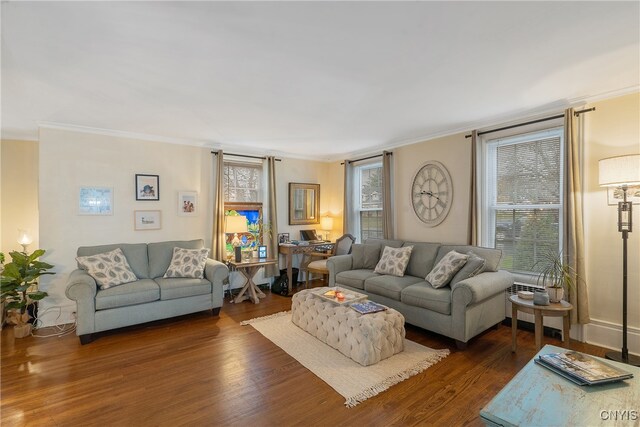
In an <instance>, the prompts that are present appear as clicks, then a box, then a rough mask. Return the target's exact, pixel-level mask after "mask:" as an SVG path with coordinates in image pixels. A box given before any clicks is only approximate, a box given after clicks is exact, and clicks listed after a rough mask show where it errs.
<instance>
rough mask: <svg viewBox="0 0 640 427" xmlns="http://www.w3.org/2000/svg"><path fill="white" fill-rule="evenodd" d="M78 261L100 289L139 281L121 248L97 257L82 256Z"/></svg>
mask: <svg viewBox="0 0 640 427" xmlns="http://www.w3.org/2000/svg"><path fill="white" fill-rule="evenodd" d="M76 261H78V265H79V266H80V267H81V268H82V269H84V270H86V271H87V273H89V275H90V276H91V277H93V278H94V279H95V281H96V283H97V284H98V286H100V289H108V288H110V287H112V286H118V285H123V284H125V283H129V282H134V281H136V280H138V278H137V277H136V275H135V274H134V272H133V270H131V267H130V266H129V263H128V262H127V258H126V257H125V256H124V254H123V253H122V250H121V249H120V248H117V249H114V250H112V251H110V252H104V253H101V254H96V255H89V256H80V257H77V258H76Z"/></svg>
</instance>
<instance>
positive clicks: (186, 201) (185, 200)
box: [178, 191, 198, 216]
mask: <svg viewBox="0 0 640 427" xmlns="http://www.w3.org/2000/svg"><path fill="white" fill-rule="evenodd" d="M197 214H198V193H196V192H195V191H179V192H178V215H180V216H196V215H197Z"/></svg>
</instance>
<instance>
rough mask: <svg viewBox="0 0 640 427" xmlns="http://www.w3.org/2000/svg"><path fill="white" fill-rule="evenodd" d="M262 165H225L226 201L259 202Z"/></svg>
mask: <svg viewBox="0 0 640 427" xmlns="http://www.w3.org/2000/svg"><path fill="white" fill-rule="evenodd" d="M261 177H262V165H261V164H252V163H232V162H225V163H224V201H225V202H259V201H260V195H261V189H260V184H261V182H260V181H261Z"/></svg>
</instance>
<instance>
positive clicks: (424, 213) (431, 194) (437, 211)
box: [411, 160, 453, 227]
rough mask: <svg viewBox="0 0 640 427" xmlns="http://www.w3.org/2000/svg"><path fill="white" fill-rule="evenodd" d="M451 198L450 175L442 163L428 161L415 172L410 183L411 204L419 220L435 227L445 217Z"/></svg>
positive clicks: (451, 185)
mask: <svg viewBox="0 0 640 427" xmlns="http://www.w3.org/2000/svg"><path fill="white" fill-rule="evenodd" d="M452 200H453V184H452V182H451V175H449V171H448V170H447V168H445V167H444V165H443V164H442V163H440V162H436V161H433V160H431V161H428V162H426V163H425V164H424V165H422V167H420V169H418V172H416V175H415V176H414V177H413V183H412V185H411V205H412V206H413V211H414V212H415V213H416V215H417V216H418V218H420V221H422V222H424V223H425V224H426V225H428V226H429V227H435V226H436V225H438V224H440V223H441V222H442V221H444V219H445V218H446V217H447V214H448V213H449V210H450V209H451V201H452Z"/></svg>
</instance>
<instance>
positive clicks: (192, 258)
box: [164, 248, 209, 279]
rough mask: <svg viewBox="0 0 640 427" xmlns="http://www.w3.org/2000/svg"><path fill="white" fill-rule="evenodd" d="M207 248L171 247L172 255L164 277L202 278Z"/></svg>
mask: <svg viewBox="0 0 640 427" xmlns="http://www.w3.org/2000/svg"><path fill="white" fill-rule="evenodd" d="M208 256H209V249H206V248H201V249H184V248H173V257H172V258H171V263H170V264H169V267H167V272H166V273H164V277H165V278H167V277H188V278H192V279H203V278H204V265H205V264H206V263H207V257H208Z"/></svg>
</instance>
